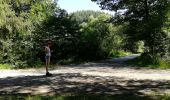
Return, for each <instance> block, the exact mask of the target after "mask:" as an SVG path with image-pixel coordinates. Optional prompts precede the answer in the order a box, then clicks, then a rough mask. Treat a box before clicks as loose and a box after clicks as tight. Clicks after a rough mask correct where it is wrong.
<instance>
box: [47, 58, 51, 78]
mask: <svg viewBox="0 0 170 100" xmlns="http://www.w3.org/2000/svg"><path fill="white" fill-rule="evenodd" d="M49 65H50V56H46V76H52V74H51V73H49V72H48V67H49Z"/></svg>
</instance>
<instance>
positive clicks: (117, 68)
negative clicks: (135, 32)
mask: <svg viewBox="0 0 170 100" xmlns="http://www.w3.org/2000/svg"><path fill="white" fill-rule="evenodd" d="M134 56H135V57H136V56H137V55H134ZM134 56H130V58H133V57H134ZM122 59H123V60H122ZM125 59H129V57H125V58H120V59H116V60H115V59H112V60H109V62H108V60H106V61H101V62H95V63H94V62H89V63H85V64H80V65H66V66H56V68H53V69H51V70H50V72H51V73H52V74H53V76H52V77H45V70H44V69H38V70H36V69H28V70H1V71H0V73H1V75H0V95H4V94H6V95H12V94H32V95H36V94H63V93H89V94H107V95H113V94H124V93H132V94H138V95H141V94H150V93H158V94H164V93H170V70H169V69H166V70H161V69H149V68H138V67H132V66H128V65H125V64H123V63H122V62H123V61H125Z"/></svg>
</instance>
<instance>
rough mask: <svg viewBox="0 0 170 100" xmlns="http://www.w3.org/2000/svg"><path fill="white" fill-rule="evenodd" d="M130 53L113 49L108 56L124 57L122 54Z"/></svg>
mask: <svg viewBox="0 0 170 100" xmlns="http://www.w3.org/2000/svg"><path fill="white" fill-rule="evenodd" d="M131 54H132V53H131V52H125V51H122V50H120V51H115V50H112V51H111V52H110V54H109V56H110V57H112V58H116V57H124V56H128V55H131Z"/></svg>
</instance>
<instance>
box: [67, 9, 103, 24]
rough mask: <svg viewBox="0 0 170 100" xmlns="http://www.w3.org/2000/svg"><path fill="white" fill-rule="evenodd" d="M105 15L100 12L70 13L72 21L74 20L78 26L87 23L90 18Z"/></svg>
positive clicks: (83, 11)
mask: <svg viewBox="0 0 170 100" xmlns="http://www.w3.org/2000/svg"><path fill="white" fill-rule="evenodd" d="M101 14H105V13H103V12H100V11H93V10H82V11H77V12H74V13H71V14H70V16H72V19H74V20H76V21H77V22H78V24H82V23H87V22H88V19H89V17H90V16H92V17H94V18H97V17H98V16H99V15H101Z"/></svg>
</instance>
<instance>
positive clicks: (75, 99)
mask: <svg viewBox="0 0 170 100" xmlns="http://www.w3.org/2000/svg"><path fill="white" fill-rule="evenodd" d="M0 100H170V95H168V94H166V95H162V96H158V95H152V96H139V95H133V94H120V95H113V96H102V95H65V96H57V95H55V96H38V95H37V96H0Z"/></svg>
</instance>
